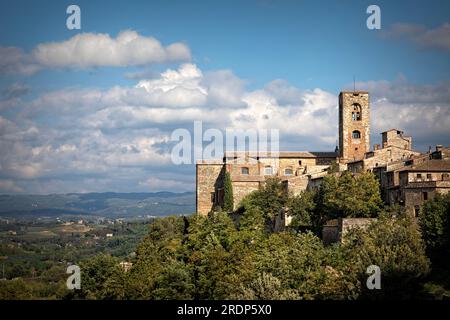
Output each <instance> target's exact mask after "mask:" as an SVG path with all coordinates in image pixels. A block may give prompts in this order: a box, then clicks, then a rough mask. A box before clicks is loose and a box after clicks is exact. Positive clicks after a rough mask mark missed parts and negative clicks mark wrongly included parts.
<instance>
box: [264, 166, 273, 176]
mask: <svg viewBox="0 0 450 320" xmlns="http://www.w3.org/2000/svg"><path fill="white" fill-rule="evenodd" d="M272 172H273V171H272V167H265V168H264V175H266V176H271V175H272Z"/></svg>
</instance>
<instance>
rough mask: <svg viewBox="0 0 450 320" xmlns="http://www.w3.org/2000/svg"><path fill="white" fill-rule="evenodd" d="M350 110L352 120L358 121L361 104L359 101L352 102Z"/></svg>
mask: <svg viewBox="0 0 450 320" xmlns="http://www.w3.org/2000/svg"><path fill="white" fill-rule="evenodd" d="M352 106H353V110H352V120H353V121H360V120H361V105H360V104H359V103H354V104H353V105H352Z"/></svg>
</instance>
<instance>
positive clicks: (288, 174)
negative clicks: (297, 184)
mask: <svg viewBox="0 0 450 320" xmlns="http://www.w3.org/2000/svg"><path fill="white" fill-rule="evenodd" d="M293 173H294V171H293V170H292V168H286V169H284V175H285V176H292V174H293Z"/></svg>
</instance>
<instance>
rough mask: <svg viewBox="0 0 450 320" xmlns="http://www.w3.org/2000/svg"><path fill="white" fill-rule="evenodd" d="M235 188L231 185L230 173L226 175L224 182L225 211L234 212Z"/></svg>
mask: <svg viewBox="0 0 450 320" xmlns="http://www.w3.org/2000/svg"><path fill="white" fill-rule="evenodd" d="M233 209H234V204H233V186H232V185H231V176H230V173H229V172H226V173H225V181H224V199H223V210H225V211H227V212H230V211H233Z"/></svg>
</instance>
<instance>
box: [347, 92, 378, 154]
mask: <svg viewBox="0 0 450 320" xmlns="http://www.w3.org/2000/svg"><path fill="white" fill-rule="evenodd" d="M369 149H370V105H369V93H368V92H365V91H358V92H356V91H353V92H341V93H340V94H339V151H340V152H339V157H340V159H341V161H343V162H346V161H349V160H357V159H361V158H362V157H363V156H364V154H365V153H366V152H368V151H369Z"/></svg>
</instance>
